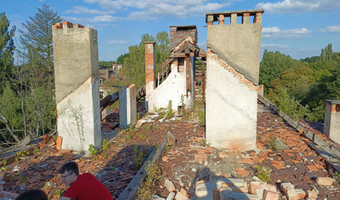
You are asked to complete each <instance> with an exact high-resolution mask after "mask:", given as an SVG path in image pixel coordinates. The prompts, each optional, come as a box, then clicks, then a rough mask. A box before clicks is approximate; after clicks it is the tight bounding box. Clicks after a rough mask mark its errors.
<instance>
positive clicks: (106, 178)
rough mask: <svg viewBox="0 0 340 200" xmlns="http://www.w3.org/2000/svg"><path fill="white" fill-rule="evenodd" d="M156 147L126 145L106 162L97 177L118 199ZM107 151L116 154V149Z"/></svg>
mask: <svg viewBox="0 0 340 200" xmlns="http://www.w3.org/2000/svg"><path fill="white" fill-rule="evenodd" d="M154 149H155V147H154V146H151V145H129V146H126V147H124V148H123V149H121V150H120V151H119V152H117V154H115V155H114V156H113V158H112V159H110V160H109V161H108V162H107V163H106V164H105V167H104V168H103V169H102V170H101V171H100V172H98V173H97V174H96V177H97V178H98V180H100V181H101V182H102V183H103V184H104V185H105V186H106V188H107V189H108V190H109V191H110V193H111V195H112V196H113V197H114V198H115V199H117V198H118V197H119V195H120V194H121V193H122V192H123V190H124V189H125V188H126V187H127V186H128V184H129V183H130V181H131V180H132V179H133V178H134V176H135V175H136V174H137V172H138V170H139V169H140V168H141V167H142V165H143V164H144V161H145V160H146V159H147V158H148V157H149V155H150V153H151V152H152V151H153V150H154ZM106 153H108V154H114V149H113V151H112V150H111V151H107V152H106ZM103 156H105V154H104V155H103Z"/></svg>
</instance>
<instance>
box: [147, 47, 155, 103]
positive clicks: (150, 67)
mask: <svg viewBox="0 0 340 200" xmlns="http://www.w3.org/2000/svg"><path fill="white" fill-rule="evenodd" d="M144 45H145V92H146V96H148V95H150V94H151V93H152V91H153V90H154V89H155V83H156V77H155V42H145V43H144Z"/></svg>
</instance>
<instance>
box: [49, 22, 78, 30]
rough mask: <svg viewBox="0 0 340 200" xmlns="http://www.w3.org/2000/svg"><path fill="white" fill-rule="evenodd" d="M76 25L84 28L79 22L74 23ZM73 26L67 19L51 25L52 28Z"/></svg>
mask: <svg viewBox="0 0 340 200" xmlns="http://www.w3.org/2000/svg"><path fill="white" fill-rule="evenodd" d="M75 25H77V28H84V26H83V25H80V24H75ZM65 27H67V28H73V27H74V26H73V24H72V23H71V22H68V21H63V23H56V24H55V25H52V28H54V29H62V28H65Z"/></svg>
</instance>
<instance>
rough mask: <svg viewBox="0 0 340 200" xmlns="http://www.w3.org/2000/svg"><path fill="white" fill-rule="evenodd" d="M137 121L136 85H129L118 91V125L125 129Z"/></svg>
mask: <svg viewBox="0 0 340 200" xmlns="http://www.w3.org/2000/svg"><path fill="white" fill-rule="evenodd" d="M136 119H137V102H136V85H135V84H131V85H128V86H127V87H122V88H120V90H119V124H120V127H122V128H126V127H127V126H129V125H130V124H134V123H135V122H136Z"/></svg>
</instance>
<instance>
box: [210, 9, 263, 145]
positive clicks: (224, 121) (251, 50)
mask: <svg viewBox="0 0 340 200" xmlns="http://www.w3.org/2000/svg"><path fill="white" fill-rule="evenodd" d="M262 13H263V10H250V11H235V12H222V13H207V14H206V16H207V17H206V20H207V23H208V26H207V28H208V35H207V37H208V38H207V45H208V50H207V75H206V138H207V142H208V143H210V144H211V145H212V146H214V147H218V148H228V149H232V150H240V151H245V150H254V149H256V127H257V93H258V79H259V62H260V44H261V22H262ZM237 16H239V17H241V18H242V23H241V24H237ZM250 16H253V17H254V20H253V22H254V23H250V22H249V17H250ZM228 19H229V21H228ZM215 21H218V24H214V22H215Z"/></svg>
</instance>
